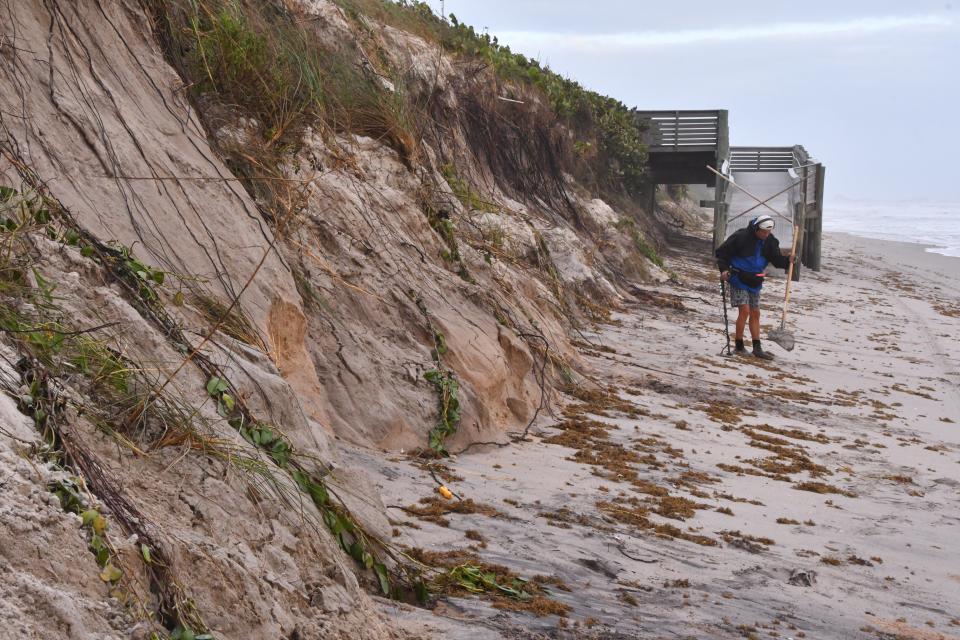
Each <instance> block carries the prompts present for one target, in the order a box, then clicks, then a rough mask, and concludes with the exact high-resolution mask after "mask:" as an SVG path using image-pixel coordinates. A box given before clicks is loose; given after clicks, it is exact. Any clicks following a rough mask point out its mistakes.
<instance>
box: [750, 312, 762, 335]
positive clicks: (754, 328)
mask: <svg viewBox="0 0 960 640" xmlns="http://www.w3.org/2000/svg"><path fill="white" fill-rule="evenodd" d="M750 337H751V338H753V339H754V340H759V339H760V309H750Z"/></svg>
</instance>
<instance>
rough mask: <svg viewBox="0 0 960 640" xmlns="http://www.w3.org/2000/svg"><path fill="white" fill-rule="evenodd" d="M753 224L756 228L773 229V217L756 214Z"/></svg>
mask: <svg viewBox="0 0 960 640" xmlns="http://www.w3.org/2000/svg"><path fill="white" fill-rule="evenodd" d="M754 224H755V225H756V227H757V229H773V224H774V222H773V218H771V217H770V216H768V215H766V214H764V215H762V216H758V217H757V220H756V222H755V223H754Z"/></svg>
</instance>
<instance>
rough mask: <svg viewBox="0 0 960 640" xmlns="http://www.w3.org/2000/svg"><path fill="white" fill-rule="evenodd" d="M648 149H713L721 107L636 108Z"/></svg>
mask: <svg viewBox="0 0 960 640" xmlns="http://www.w3.org/2000/svg"><path fill="white" fill-rule="evenodd" d="M634 116H635V117H636V118H638V119H639V120H640V121H641V123H642V124H643V125H645V127H646V132H645V134H644V143H645V144H646V145H647V150H648V151H650V152H651V153H662V152H684V151H686V152H690V151H713V150H715V149H716V148H717V146H718V144H719V142H720V138H721V133H725V132H721V131H720V129H721V126H723V125H722V124H721V116H720V111H635V112H634Z"/></svg>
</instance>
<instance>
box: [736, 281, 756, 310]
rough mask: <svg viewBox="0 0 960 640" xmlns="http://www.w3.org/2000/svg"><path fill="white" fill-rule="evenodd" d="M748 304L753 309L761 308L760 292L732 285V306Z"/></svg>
mask: <svg viewBox="0 0 960 640" xmlns="http://www.w3.org/2000/svg"><path fill="white" fill-rule="evenodd" d="M745 304H748V305H750V308H751V309H759V308H760V292H759V291H758V292H756V293H754V292H752V291H747V290H746V289H741V288H740V287H734V286H731V287H730V306H731V307H739V306H742V305H745Z"/></svg>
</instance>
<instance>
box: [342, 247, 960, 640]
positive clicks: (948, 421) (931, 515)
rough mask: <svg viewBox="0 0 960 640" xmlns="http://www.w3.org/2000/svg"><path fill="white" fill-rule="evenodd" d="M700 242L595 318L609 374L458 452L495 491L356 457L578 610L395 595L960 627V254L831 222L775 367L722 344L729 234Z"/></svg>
mask: <svg viewBox="0 0 960 640" xmlns="http://www.w3.org/2000/svg"><path fill="white" fill-rule="evenodd" d="M681 246H682V247H684V248H683V249H682V250H678V251H675V252H674V253H673V254H672V255H668V256H667V263H668V266H670V267H671V268H672V269H673V270H675V271H676V272H677V273H678V274H679V276H680V280H681V284H676V283H674V284H669V283H668V284H664V285H661V286H659V287H648V288H646V293H642V294H641V298H642V299H643V300H644V302H643V303H632V304H630V305H629V306H627V307H626V308H624V309H623V310H622V312H619V313H616V314H614V316H613V317H612V322H611V323H610V324H606V325H602V326H600V327H598V328H596V330H595V331H593V332H591V333H586V334H585V341H584V346H583V349H582V351H583V357H584V359H585V360H586V361H587V362H588V363H589V364H590V368H591V369H592V372H593V373H592V375H593V380H592V381H590V380H585V381H581V386H580V388H581V389H588V390H592V391H590V392H584V391H580V392H579V393H578V394H577V395H578V396H579V397H569V398H566V399H565V400H564V402H563V403H556V402H555V403H553V406H552V407H551V411H550V412H549V413H548V414H545V415H544V416H543V419H541V420H540V421H539V422H538V424H537V425H535V427H534V429H533V430H532V431H531V437H530V438H529V441H528V442H524V443H519V444H514V445H512V446H509V447H504V448H497V447H481V448H474V449H472V450H471V451H470V452H468V453H466V454H463V455H460V456H457V457H455V458H454V459H453V460H451V461H449V462H448V463H447V467H448V469H449V471H448V472H446V473H443V475H444V477H445V478H446V482H447V484H448V485H449V487H450V489H451V490H453V491H454V492H455V493H456V494H457V496H459V497H460V498H463V499H464V500H465V501H466V500H472V501H473V502H472V503H467V504H464V503H461V502H458V501H457V500H456V499H455V500H452V501H450V502H446V501H443V500H442V498H439V496H438V494H437V484H436V482H435V480H434V478H432V477H431V475H430V474H429V473H428V472H426V471H424V470H423V469H422V468H420V467H418V466H417V465H416V464H415V462H414V461H411V460H409V459H407V458H405V457H402V456H397V457H394V458H393V459H391V460H390V461H389V462H386V463H383V462H382V461H381V457H380V456H379V455H376V454H372V453H370V452H366V451H362V450H353V451H352V452H350V453H348V454H347V455H346V460H345V462H346V463H347V464H354V463H355V464H359V465H360V466H362V467H364V468H366V469H367V470H368V472H369V473H370V474H371V476H372V477H373V478H374V480H375V482H376V484H377V485H378V488H379V489H380V491H381V492H382V495H383V496H384V501H385V503H386V505H387V507H388V512H389V513H390V515H391V519H392V522H391V523H390V526H391V527H392V529H393V533H394V536H395V537H394V540H395V541H396V542H398V543H399V544H401V545H405V546H408V547H410V548H417V549H421V550H424V551H426V552H432V553H435V554H438V555H437V557H441V558H442V557H447V558H450V559H451V562H455V561H456V560H457V558H459V557H461V556H458V555H455V554H454V551H456V550H460V551H466V552H467V553H468V554H475V555H476V556H479V558H481V559H482V560H483V561H484V562H489V563H493V564H499V565H505V566H507V567H509V568H510V569H512V570H513V571H515V572H516V573H518V574H520V575H522V576H524V577H526V578H530V577H532V576H546V577H547V578H546V579H544V578H541V579H540V581H541V582H544V581H545V583H546V584H545V591H544V594H545V595H547V596H548V597H549V598H550V599H552V600H555V601H558V602H560V603H563V604H564V605H567V606H568V607H569V611H568V613H567V614H566V616H565V617H564V618H560V617H558V616H557V615H550V614H547V615H543V616H542V617H535V616H533V615H531V614H529V613H517V612H510V611H503V610H500V609H496V608H492V607H491V606H490V603H489V602H485V601H481V600H477V599H475V598H472V597H469V596H468V595H467V594H465V595H464V597H457V598H450V599H447V600H446V601H444V602H441V604H440V605H439V606H438V607H437V609H436V611H435V612H434V614H435V615H431V614H430V613H429V612H423V611H421V610H416V609H412V608H410V609H408V608H405V607H403V606H398V605H394V604H390V603H387V602H383V603H382V606H383V607H384V608H385V609H386V610H388V611H390V612H391V615H392V616H393V617H394V618H395V619H397V620H398V621H400V622H401V623H403V624H407V625H409V626H410V627H411V628H414V627H420V626H421V625H424V624H426V625H427V627H428V628H430V629H432V630H433V631H434V632H435V634H436V636H437V637H444V638H477V639H485V638H504V637H506V638H538V637H583V638H594V637H595V638H770V637H779V638H801V637H806V638H864V639H866V638H923V639H927V638H929V639H934V638H938V639H942V638H960V560H958V558H957V554H956V549H955V548H954V547H955V544H956V540H957V539H958V534H960V391H958V385H960V340H958V339H957V336H958V335H960V259H957V258H949V257H944V256H939V255H935V254H930V253H925V252H924V251H923V248H922V247H921V246H919V245H909V244H901V243H893V242H881V241H872V240H864V239H860V238H855V237H852V236H845V235H842V234H834V235H830V236H828V237H826V238H825V241H824V246H823V251H824V255H823V264H824V270H823V271H822V272H821V273H813V272H811V271H806V270H805V271H804V272H803V274H802V275H803V277H802V279H801V281H800V282H799V283H797V284H795V288H794V294H793V295H794V297H793V301H792V311H791V314H790V318H789V323H788V324H789V327H790V328H792V330H793V332H794V334H795V335H796V338H797V348H796V350H794V351H793V352H791V353H787V352H784V351H783V350H781V349H779V348H778V347H776V346H774V345H773V344H772V343H768V345H767V346H768V349H769V350H770V351H771V352H773V353H774V354H775V355H776V356H777V359H776V361H775V362H774V363H772V365H768V364H766V363H761V362H758V361H755V360H754V359H752V358H726V357H723V356H721V355H720V352H721V347H722V345H723V343H724V337H723V325H722V316H721V315H720V305H719V297H720V296H719V290H718V285H717V279H716V278H717V276H716V270H715V269H714V267H713V264H712V261H710V260H709V259H708V258H707V256H708V255H709V250H708V247H707V243H706V242H704V241H701V240H698V239H693V238H689V239H687V242H685V243H683V244H682V245H681ZM784 284H785V280H784V277H783V274H782V272H780V273H779V274H778V275H777V277H776V278H775V279H772V281H771V282H769V284H768V285H767V286H766V287H765V289H764V301H763V308H764V316H763V321H764V329H763V332H764V334H766V332H767V330H768V329H769V328H770V327H771V326H773V325H774V323H778V322H779V314H778V312H777V310H778V308H779V303H780V301H782V295H783V287H784ZM422 499H428V500H433V502H431V503H429V504H425V503H421V500H422ZM437 505H439V507H437ZM431 506H433V507H434V508H433V509H430V507H431ZM453 507H456V508H457V509H456V510H457V511H459V512H458V513H442V512H443V511H447V510H449V509H451V508H453ZM417 512H420V514H421V515H419V516H418V515H416V514H417Z"/></svg>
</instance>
